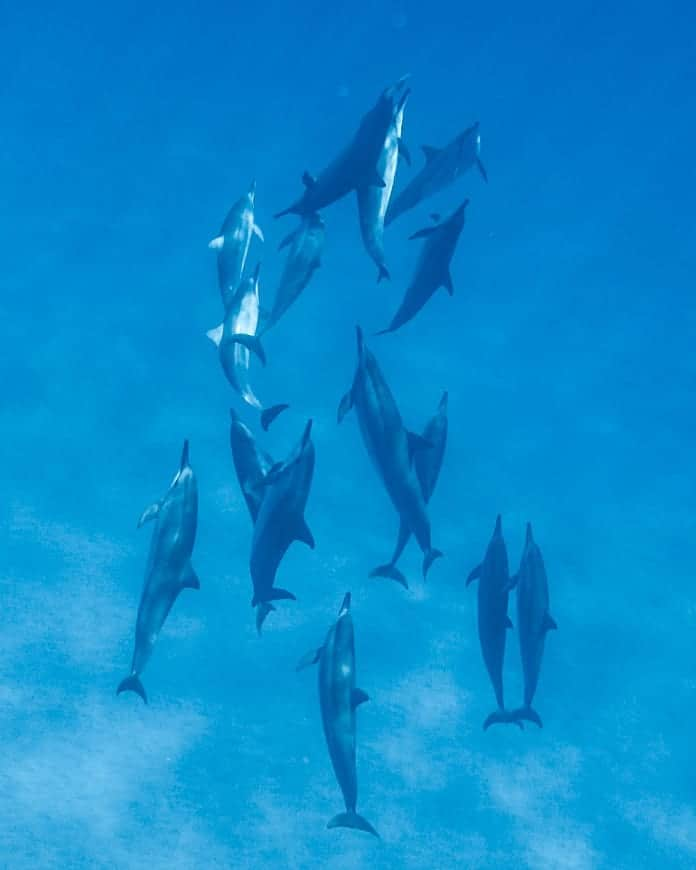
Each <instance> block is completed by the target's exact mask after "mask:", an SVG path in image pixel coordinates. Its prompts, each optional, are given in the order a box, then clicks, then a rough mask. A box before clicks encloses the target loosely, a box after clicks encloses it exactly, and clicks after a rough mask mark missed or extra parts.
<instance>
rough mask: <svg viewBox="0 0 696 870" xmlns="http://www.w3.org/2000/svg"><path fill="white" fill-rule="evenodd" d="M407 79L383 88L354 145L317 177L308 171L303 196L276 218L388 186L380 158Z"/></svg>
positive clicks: (355, 137)
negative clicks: (361, 189)
mask: <svg viewBox="0 0 696 870" xmlns="http://www.w3.org/2000/svg"><path fill="white" fill-rule="evenodd" d="M406 78H407V76H404V77H403V78H401V79H399V81H398V82H396V84H394V85H390V86H389V87H387V88H385V89H384V91H382V93H381V94H380V96H379V98H378V100H377V102H376V103H375V105H374V106H373V107H372V108H371V109H370V111H369V112H368V113H367V114H366V115H365V116H364V117H363V119H362V121H361V122H360V126H359V127H358V130H357V132H356V134H355V136H353V138H352V140H351V142H350V144H349V145H348V146H347V147H346V148H344V150H343V151H341V153H340V154H339V155H338V156H337V157H336V158H335V159H334V160H333V161H332V162H331V163H330V164H329V165H328V166H327V167H326V168H325V169H323V170H322V171H321V172H320V173H319V175H318V176H317V177H316V178H315V177H314V176H312V175H310V174H309V172H305V173H304V175H303V176H302V182H303V184H304V186H305V191H304V193H303V195H302V196H301V197H300V198H299V199H298V200H297V201H296V202H294V203H293V204H292V205H291V206H289V207H288V208H286V209H283V211H280V212H278V213H277V214H276V215H275V217H282V215H285V214H299V215H306V214H312V213H313V212H317V211H321V209H323V208H325V207H326V206H328V205H331V204H332V203H334V202H336V201H337V200H339V199H341V198H342V197H344V196H346V195H347V194H349V193H350V192H351V190H356V189H357V188H359V187H364V186H366V185H374V186H376V187H384V179H383V178H382V176H381V175H380V174H379V172H378V171H377V161H378V160H379V156H380V153H381V151H382V148H383V147H384V141H385V139H386V137H387V131H388V129H389V126H390V124H391V123H392V119H393V117H394V107H395V106H396V104H397V103H398V102H399V100H400V98H401V92H402V91H403V89H404V87H405V81H406Z"/></svg>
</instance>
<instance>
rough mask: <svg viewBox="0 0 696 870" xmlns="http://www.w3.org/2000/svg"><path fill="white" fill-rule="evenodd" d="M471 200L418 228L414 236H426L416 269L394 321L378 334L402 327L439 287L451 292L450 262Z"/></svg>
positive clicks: (452, 288)
mask: <svg viewBox="0 0 696 870" xmlns="http://www.w3.org/2000/svg"><path fill="white" fill-rule="evenodd" d="M468 204H469V200H468V199H465V200H464V202H463V203H462V204H461V205H460V206H459V208H458V209H457V210H456V211H454V212H453V213H452V214H451V215H450V216H449V217H448V218H447V219H446V220H444V221H441V222H439V223H436V224H435V225H434V226H432V227H426V228H425V229H423V230H419V231H418V232H417V233H414V234H413V235H412V236H411V238H412V239H420V238H424V239H425V242H424V243H423V248H422V250H421V254H420V257H419V259H418V263H417V264H416V271H415V273H414V275H413V278H412V279H411V283H410V284H409V285H408V289H407V290H406V293H405V294H404V298H403V300H402V302H401V305H400V306H399V308H398V310H397V312H396V314H395V315H394V317H393V318H392V321H391V323H390V324H389V326H388V327H387V328H386V329H383V330H381V332H379V333H378V335H384V334H385V333H387V332H395V331H396V330H397V329H399V327H401V326H403V325H404V324H405V323H408V321H409V320H411V319H412V318H413V317H415V316H416V314H418V312H419V311H420V310H421V308H422V307H423V306H424V305H425V303H426V302H427V301H428V299H430V297H431V296H432V295H433V294H434V293H435V291H436V290H437V289H438V287H444V288H445V289H446V290H447V292H448V293H449V294H450V296H451V295H452V294H453V293H454V285H453V284H452V275H451V274H450V262H451V261H452V256H453V255H454V249H455V248H456V246H457V242H458V241H459V236H460V235H461V232H462V229H463V228H464V220H465V213H466V207H467V205H468Z"/></svg>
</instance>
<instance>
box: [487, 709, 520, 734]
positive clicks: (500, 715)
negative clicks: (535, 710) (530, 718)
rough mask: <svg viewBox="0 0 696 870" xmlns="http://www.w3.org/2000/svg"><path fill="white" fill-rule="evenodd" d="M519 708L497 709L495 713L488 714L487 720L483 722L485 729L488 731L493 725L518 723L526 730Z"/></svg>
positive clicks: (518, 725)
mask: <svg viewBox="0 0 696 870" xmlns="http://www.w3.org/2000/svg"><path fill="white" fill-rule="evenodd" d="M523 718H524V717H523V716H521V715H520V711H519V710H496V711H495V712H494V713H491V714H490V715H488V716H486V721H485V722H484V723H483V730H484V731H488V729H489V728H490V727H491V725H517V727H518V728H519V729H520V730H522V731H524V725H523V724H522V719H523Z"/></svg>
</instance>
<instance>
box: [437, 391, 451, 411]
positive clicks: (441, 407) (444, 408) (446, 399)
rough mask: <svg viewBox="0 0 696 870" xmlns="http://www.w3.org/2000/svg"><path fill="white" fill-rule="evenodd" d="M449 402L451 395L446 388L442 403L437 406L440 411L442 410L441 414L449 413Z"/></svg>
mask: <svg viewBox="0 0 696 870" xmlns="http://www.w3.org/2000/svg"><path fill="white" fill-rule="evenodd" d="M448 402H449V395H448V393H447V390H445V392H444V393H443V394H442V398H441V399H440V404H439V405H438V406H437V409H438V411H440V413H441V414H446V413H447V404H448Z"/></svg>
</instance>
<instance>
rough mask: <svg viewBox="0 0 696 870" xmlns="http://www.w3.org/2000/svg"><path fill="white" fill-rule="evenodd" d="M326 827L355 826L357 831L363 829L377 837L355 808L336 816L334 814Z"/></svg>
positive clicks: (375, 832)
mask: <svg viewBox="0 0 696 870" xmlns="http://www.w3.org/2000/svg"><path fill="white" fill-rule="evenodd" d="M326 827H327V828H355V829H356V830H358V831H365V833H367V834H372V835H373V836H375V837H378V838H379V834H378V833H377V831H375V829H374V828H373V827H372V825H371V824H370V823H369V822H368V821H367V819H364V818H363V817H362V816H359V815H358V814H357V813H356V812H355V810H352V811H351V810H349V811H348V812H346V813H339V814H338V815H337V816H334V817H333V819H331V821H330V822H329V823H328V824H327V826H326Z"/></svg>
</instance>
